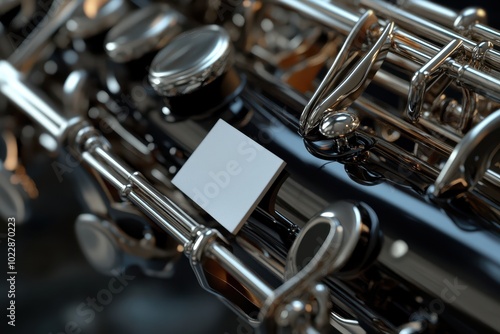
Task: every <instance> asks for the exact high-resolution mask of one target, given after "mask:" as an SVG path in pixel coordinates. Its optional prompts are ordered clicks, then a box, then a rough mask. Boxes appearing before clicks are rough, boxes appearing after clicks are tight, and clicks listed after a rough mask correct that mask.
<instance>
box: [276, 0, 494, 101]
mask: <svg viewBox="0 0 500 334" xmlns="http://www.w3.org/2000/svg"><path fill="white" fill-rule="evenodd" d="M360 1H361V3H362V4H364V5H367V6H368V5H373V6H372V7H373V9H374V10H375V11H376V12H377V11H378V10H380V12H381V13H382V14H383V15H386V14H387V17H388V18H389V19H394V21H395V22H398V23H400V22H403V23H406V24H403V25H401V26H397V27H396V28H395V29H394V32H393V37H392V38H393V39H392V41H393V44H392V47H391V51H392V52H394V53H397V54H400V55H402V56H404V57H405V58H408V59H411V60H413V61H416V62H417V63H419V64H420V65H423V64H425V63H427V62H428V61H429V60H430V59H432V58H433V57H434V56H435V55H436V54H437V53H438V52H439V51H440V50H441V48H440V47H438V46H435V45H432V44H430V43H429V42H427V41H425V40H424V39H422V38H420V37H418V36H416V35H413V34H410V33H408V32H406V31H405V30H403V29H401V28H402V27H408V28H409V29H410V30H414V29H419V30H418V31H419V32H420V31H427V30H430V31H431V32H432V33H431V34H430V35H429V36H431V37H435V39H433V40H435V41H436V42H438V43H441V44H443V45H445V44H448V43H449V42H450V41H451V40H452V39H458V40H462V41H463V43H464V45H465V46H466V48H467V49H468V50H469V51H470V52H472V50H473V49H474V47H476V46H477V44H476V43H474V42H473V41H471V40H469V39H467V38H465V37H464V36H461V35H459V34H457V33H455V32H453V31H451V30H449V29H446V28H443V27H441V26H439V25H437V24H433V23H432V22H430V21H426V20H423V19H421V18H418V17H415V18H414V17H413V16H411V17H407V16H408V15H410V14H408V13H404V11H402V10H398V12H402V16H401V17H393V16H395V15H394V14H393V13H392V14H391V13H389V10H388V9H387V7H386V6H383V5H387V6H389V4H386V3H382V4H380V3H379V2H377V1H367V2H363V1H364V0H360ZM270 3H275V4H278V5H280V6H283V7H286V8H290V9H292V10H294V11H296V12H298V13H301V14H302V15H304V16H306V17H308V18H310V19H312V20H314V21H315V22H318V23H319V24H321V25H323V26H325V27H327V28H331V29H334V30H335V31H338V32H339V33H341V34H343V35H347V34H348V33H349V32H350V31H351V30H352V28H353V27H354V25H355V24H356V22H358V20H359V18H360V16H361V15H362V14H360V13H357V12H353V11H352V10H351V9H349V8H346V7H342V6H341V5H338V4H334V3H331V2H327V1H322V0H274V1H270ZM393 7H394V6H392V7H390V9H392V8H393ZM394 8H395V9H398V8H397V7H394ZM413 19H415V20H413ZM420 21H422V22H420ZM408 22H410V23H408ZM419 24H422V25H423V26H422V27H417V26H418V25H419ZM433 27H435V29H436V30H435V31H434V30H433ZM434 35H436V36H434ZM392 59H393V58H390V57H389V59H388V60H389V61H391V60H392ZM484 60H485V63H487V64H493V65H494V66H495V68H494V70H500V53H499V52H498V51H496V50H488V51H486V53H485V55H484ZM444 69H445V70H446V71H447V72H448V74H449V75H451V76H452V77H453V78H455V79H456V80H457V82H458V83H459V84H461V85H463V86H464V87H466V88H468V89H470V90H471V91H474V92H476V93H479V94H482V95H485V96H486V97H489V98H491V99H493V100H495V101H497V102H500V90H498V87H499V86H500V80H499V79H498V78H496V77H494V76H493V75H490V74H488V73H485V72H483V71H480V70H477V69H475V68H473V67H471V66H469V65H464V64H460V63H459V62H457V61H456V60H454V59H451V58H450V59H448V60H447V61H446V62H445V65H444Z"/></svg>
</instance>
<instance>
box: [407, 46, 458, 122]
mask: <svg viewBox="0 0 500 334" xmlns="http://www.w3.org/2000/svg"><path fill="white" fill-rule="evenodd" d="M462 45H463V41H462V40H458V39H454V40H452V41H451V42H450V43H448V45H446V46H445V47H444V48H443V49H442V50H441V51H439V53H438V54H437V55H436V56H435V57H433V58H432V59H431V60H430V61H429V62H428V63H427V64H425V65H424V66H422V68H421V69H420V70H418V71H417V72H415V74H414V75H413V78H412V79H411V83H410V91H409V92H408V103H407V105H406V110H405V113H406V116H407V117H408V118H409V119H410V120H411V121H412V122H417V121H418V119H419V117H420V114H421V112H422V108H423V105H424V95H425V93H426V92H427V87H428V86H430V83H431V82H432V80H433V79H435V78H436V77H438V74H440V73H441V72H440V68H441V65H443V64H444V62H445V61H446V60H447V59H448V58H449V57H451V56H452V55H453V54H454V53H455V52H456V51H457V50H459V49H460V48H461V47H462Z"/></svg>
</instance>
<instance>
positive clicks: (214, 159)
mask: <svg viewBox="0 0 500 334" xmlns="http://www.w3.org/2000/svg"><path fill="white" fill-rule="evenodd" d="M284 167H285V163H284V162H283V160H281V159H280V158H278V157H277V156H275V155H274V154H273V153H271V152H269V151H268V150H267V149H265V148H264V147H262V146H261V145H259V144H257V143H256V142H255V141H253V140H252V139H250V138H248V137H247V136H245V135H244V134H242V133H241V132H239V131H238V130H236V129H235V128H233V127H232V126H230V125H229V124H227V123H226V122H224V121H223V120H219V121H218V122H217V124H215V126H214V127H213V128H212V130H211V131H210V132H209V133H208V135H207V136H206V137H205V139H204V140H203V141H202V142H201V144H200V145H199V146H198V148H196V150H195V151H194V153H193V154H192V155H191V157H189V159H188V161H187V162H186V163H185V164H184V166H182V168H181V169H180V170H179V172H178V173H177V175H176V176H175V177H174V179H173V180H172V183H173V184H174V185H175V186H176V187H178V188H179V189H180V190H181V191H182V192H183V193H185V194H186V195H187V196H188V197H189V198H191V199H192V200H193V201H194V202H196V204H198V205H199V206H200V207H202V208H203V209H204V210H205V211H206V212H208V213H209V214H210V215H211V216H212V217H213V218H214V219H215V220H217V221H218V222H219V223H220V224H221V225H222V226H224V227H225V228H226V229H227V230H228V231H230V232H231V233H233V234H236V233H237V232H238V231H239V229H240V228H241V226H243V223H244V222H245V221H246V220H247V219H248V217H249V216H250V213H251V212H252V211H253V210H254V209H255V207H256V206H257V204H258V203H259V201H260V200H261V199H262V197H263V196H264V195H265V193H266V192H267V190H268V189H269V187H270V186H271V184H272V183H273V182H274V180H275V179H276V177H277V176H278V175H279V173H280V172H281V171H282V170H283V168H284Z"/></svg>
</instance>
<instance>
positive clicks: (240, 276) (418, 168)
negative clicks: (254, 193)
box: [0, 0, 500, 334]
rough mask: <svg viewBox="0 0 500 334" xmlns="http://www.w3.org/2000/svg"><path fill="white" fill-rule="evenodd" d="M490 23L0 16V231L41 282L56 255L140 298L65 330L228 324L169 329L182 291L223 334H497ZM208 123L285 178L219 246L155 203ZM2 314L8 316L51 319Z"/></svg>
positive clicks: (79, 13)
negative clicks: (229, 131) (204, 297)
mask: <svg viewBox="0 0 500 334" xmlns="http://www.w3.org/2000/svg"><path fill="white" fill-rule="evenodd" d="M452 5H453V4H452ZM463 8H465V6H463ZM39 10H41V11H42V15H41V16H42V17H43V19H41V20H36V14H37V11H39ZM490 13H491V14H493V15H494V14H495V12H494V11H488V14H490ZM486 16H487V15H486V11H484V10H482V9H480V8H476V7H467V8H465V9H462V8H455V9H451V8H447V7H444V6H443V5H441V4H438V3H436V2H429V1H421V0H405V1H397V2H394V1H392V2H390V1H384V0H357V1H343V0H338V1H322V0H301V1H299V0H270V1H241V2H236V1H225V0H223V1H208V2H207V1H201V0H199V1H198V0H193V1H181V0H179V1H174V0H173V1H168V2H167V1H155V2H151V1H147V0H130V1H128V0H127V1H104V0H86V1H83V0H82V1H57V0H55V1H39V2H35V1H28V0H26V1H8V2H6V3H5V4H2V5H0V19H1V25H0V41H5V40H6V41H10V40H11V39H12V36H15V37H16V38H17V42H16V43H10V44H9V45H7V46H6V47H4V46H2V47H1V48H0V57H2V59H1V60H0V133H1V137H0V138H1V139H0V179H1V183H0V200H1V205H0V214H1V216H2V218H5V217H10V216H12V215H15V216H16V222H17V223H18V224H17V225H16V228H17V229H19V231H20V235H21V236H22V237H24V238H26V239H25V240H28V241H26V242H23V241H20V242H19V244H20V247H21V248H23V250H24V249H26V247H28V249H30V246H31V244H33V243H34V245H36V247H35V246H33V248H31V249H32V250H33V249H36V251H35V252H34V253H33V252H32V253H31V254H34V255H30V258H33V259H34V258H37V259H38V258H39V257H40V254H43V255H46V254H50V259H44V261H39V260H37V261H39V262H40V263H44V264H45V263H48V262H50V261H49V260H54V259H56V258H57V256H56V255H57V254H58V256H65V255H66V253H65V251H66V249H69V250H70V251H68V254H67V256H68V257H73V258H75V259H79V260H78V261H80V262H81V263H85V262H84V259H86V260H87V262H88V264H86V266H87V267H90V266H93V267H94V268H95V272H94V274H86V275H95V276H94V277H101V276H99V275H109V276H111V278H109V279H107V280H108V281H109V282H105V283H106V284H108V285H107V288H106V289H104V290H105V291H108V292H109V293H110V294H112V295H113V294H116V293H115V292H114V291H117V290H116V285H114V284H116V282H118V281H119V282H124V283H123V289H124V287H126V286H129V285H130V286H131V287H132V286H133V284H132V283H131V281H132V280H135V277H138V282H139V281H140V282H142V283H138V284H140V285H141V288H140V289H139V290H137V291H140V292H138V293H137V294H136V295H135V297H134V298H132V303H131V304H132V305H133V307H131V308H127V310H124V309H121V310H118V311H115V312H117V314H119V317H118V318H119V319H121V320H120V321H118V322H114V321H111V324H112V325H110V323H107V322H106V321H103V322H102V323H101V320H102V319H103V316H100V315H99V314H97V313H95V312H98V311H97V310H98V309H97V308H94V309H93V312H94V316H93V317H92V320H90V321H89V322H87V320H88V319H90V318H86V317H85V315H88V313H85V314H84V315H83V316H82V315H81V312H78V310H80V311H81V308H80V304H79V302H78V298H79V297H77V298H70V297H68V298H67V299H66V296H63V297H61V298H62V299H64V301H68V305H70V307H69V311H68V309H67V305H66V306H64V307H63V306H59V307H60V308H61V310H62V309H63V308H64V310H62V311H57V309H56V313H57V312H59V313H61V314H64V315H63V316H62V319H63V320H62V321H60V322H63V324H62V325H63V326H62V327H64V330H65V331H66V332H68V331H70V330H71V329H75V331H77V329H81V330H82V332H95V333H101V332H103V333H108V332H120V333H124V334H136V333H143V332H148V333H155V332H169V333H191V332H193V333H208V332H220V329H212V326H211V327H210V328H208V327H207V328H201V327H203V326H200V325H199V322H203V324H204V323H205V321H206V322H207V324H208V323H210V321H208V320H207V317H208V318H213V319H217V321H218V319H220V318H224V317H218V316H217V314H218V313H217V310H218V308H216V307H213V306H205V304H204V303H199V304H197V302H196V300H195V301H194V302H193V299H189V301H187V300H184V299H182V298H176V297H175V296H174V298H173V303H174V304H175V306H174V307H173V308H172V307H171V305H170V306H169V307H170V308H169V309H168V310H169V311H165V310H166V309H164V308H163V307H167V306H165V305H166V304H165V303H164V300H163V299H166V298H167V297H165V295H164V294H163V292H165V291H169V289H170V286H173V287H174V290H179V291H181V290H182V287H181V286H182V284H183V281H185V282H186V284H188V285H189V284H193V281H192V280H191V281H190V280H189V279H188V277H191V279H193V278H196V280H197V283H198V284H199V285H200V286H201V287H202V288H203V289H204V290H205V291H206V292H209V293H210V294H211V295H214V296H215V297H216V298H214V299H217V300H220V301H222V302H223V303H224V304H225V305H226V306H228V310H231V311H232V312H233V314H234V319H233V320H234V322H238V325H237V326H236V328H235V330H234V331H235V332H248V333H250V332H252V331H256V332H260V333H326V332H340V333H462V332H463V333H490V332H496V331H498V329H499V328H500V322H499V318H498V314H497V313H498V312H497V310H498V309H499V308H500V304H499V300H500V294H499V292H500V289H499V287H500V279H499V278H500V259H499V257H498V254H500V197H499V193H500V191H499V190H500V165H499V154H498V152H499V147H500V146H499V145H498V140H497V138H498V137H499V136H498V133H499V129H500V124H499V119H500V114H499V112H500V111H498V110H499V109H500V89H499V87H500V80H499V73H500V52H499V51H498V45H500V42H499V40H500V32H499V31H498V30H496V28H495V27H493V26H489V25H488V23H487V17H486ZM28 21H30V22H28ZM490 22H493V23H494V22H495V21H494V20H493V21H490ZM153 58H154V59H153ZM219 119H223V120H224V121H226V122H227V123H229V124H230V125H231V126H233V127H234V128H236V129H237V130H239V131H241V132H242V133H243V134H244V135H246V136H247V137H249V138H252V139H254V140H255V141H256V142H258V143H259V144H260V145H262V146H263V147H265V149H267V150H269V151H271V152H272V153H274V154H275V155H276V156H278V157H280V158H281V159H282V160H284V161H285V162H286V163H287V167H286V169H285V170H284V171H283V172H282V173H281V174H280V175H279V176H278V178H277V180H276V182H274V184H272V185H271V187H270V188H269V190H268V191H267V192H266V193H265V194H264V193H263V194H262V200H261V201H260V203H259V204H258V206H257V207H256V209H255V210H254V211H253V212H252V214H251V215H250V217H249V218H248V219H247V220H246V222H245V224H244V225H243V227H242V229H241V230H240V231H239V232H238V233H237V234H231V233H229V232H228V231H226V230H224V228H222V227H221V226H220V225H219V224H218V223H217V222H216V221H214V219H213V218H212V217H210V216H209V215H208V214H207V213H206V212H205V211H204V210H203V209H202V208H200V207H198V206H197V205H195V204H194V203H193V202H191V201H190V200H189V198H187V197H186V196H184V195H183V194H182V193H181V192H180V191H179V190H178V189H176V187H175V186H174V185H173V184H172V182H171V180H172V178H173V177H174V176H175V175H176V173H177V172H178V170H179V169H180V168H182V166H183V165H184V164H185V162H186V161H187V159H189V156H190V155H191V154H192V152H193V151H194V150H195V149H196V148H197V146H198V145H199V144H200V142H201V141H202V140H203V139H204V138H205V136H206V134H207V133H208V132H209V131H210V129H211V128H212V127H213V126H214V124H216V122H218V120H219ZM252 152H253V151H252ZM253 153H255V154H256V156H257V155H258V152H257V151H256V152H253ZM47 170H49V171H48V173H47ZM42 171H45V172H44V173H42ZM210 172H211V173H212V175H214V177H213V181H214V182H213V184H214V185H215V186H217V187H218V188H217V191H219V192H223V191H224V187H225V182H226V181H227V182H231V181H230V180H229V181H228V180H227V179H225V178H224V175H225V174H224V172H220V171H210ZM47 174H48V175H49V176H47ZM192 177H193V180H195V179H196V178H197V175H192ZM60 186H64V188H65V190H64V191H61V192H60V193H58V190H57V189H59V188H60ZM241 192H242V193H244V192H245V189H241ZM40 201H43V202H40ZM73 202H75V203H73ZM40 203H42V204H40ZM61 203H62V204H63V205H61ZM66 203H68V204H67V205H66ZM76 203H78V205H77V204H76ZM73 204H74V205H73ZM227 210H234V208H232V207H230V206H229V205H228V207H227ZM66 211H68V212H70V213H71V214H70V215H65V216H64V217H66V216H69V218H64V219H65V221H64V224H56V223H55V222H54V223H52V219H50V218H46V217H54V216H57V215H59V212H60V214H61V217H62V216H63V213H64V212H66ZM34 221H36V222H37V223H33V222H34ZM40 221H41V222H43V223H40ZM63 227H65V228H63ZM40 231H41V232H44V233H40V237H39V238H34V237H33V236H34V235H36V236H37V237H38V236H39V232H40ZM61 231H64V232H61ZM60 234H64V236H60ZM0 237H1V233H0ZM22 237H20V240H22ZM57 239H61V240H60V242H58V241H57ZM49 240H50V241H49ZM54 240H55V241H54ZM26 245H29V246H26ZM54 245H56V246H55V247H54ZM2 246H3V243H2ZM77 246H79V247H80V248H81V250H78V247H77ZM53 249H57V251H53ZM18 254H19V257H23V256H24V254H28V253H24V251H23V252H19V253H18ZM70 254H71V255H70ZM75 254H77V255H76V256H75ZM181 254H184V255H185V258H184V262H183V260H182V259H179V258H180V255H181ZM45 260H46V261H45ZM20 261H21V263H25V262H24V261H26V260H25V259H24V260H20ZM178 262H180V263H178ZM188 266H190V268H188ZM76 267H78V266H75V268H76ZM26 268H27V267H25V268H23V269H24V270H27V269H26ZM33 268H35V269H34V271H37V269H36V268H40V264H36V263H35V264H33V263H31V264H30V271H29V274H28V275H31V274H32V270H33ZM68 268H69V269H68V270H70V269H71V268H73V267H71V266H68ZM19 271H20V272H21V270H19ZM38 271H39V272H42V269H38ZM63 272H64V271H63ZM68 272H69V271H68ZM28 275H24V274H23V275H19V277H20V281H21V282H23V283H22V284H26V280H32V282H35V283H37V284H38V283H39V279H38V277H44V276H43V275H33V276H32V277H33V278H31V277H29V276H28ZM48 275H53V271H51V274H48ZM65 275H66V276H65V278H64V277H63V278H61V279H60V280H61V281H65V282H66V281H67V280H71V281H74V282H75V284H76V282H86V281H92V280H88V279H82V280H79V279H75V278H74V276H71V275H68V274H65ZM189 275H190V276H189ZM21 276H22V278H21ZM56 276H57V275H55V276H54V277H56ZM26 277H29V278H26ZM57 277H58V276H57ZM86 277H87V276H86ZM139 277H141V278H139ZM176 277H177V278H179V277H180V279H176ZM144 278H150V279H154V280H159V282H160V284H156V285H155V284H153V283H152V281H151V280H149V279H145V280H143V279H144ZM44 279H47V278H43V279H41V280H40V282H41V284H42V285H43V284H44V281H43V280H44ZM127 279H128V281H127ZM160 280H161V281H160ZM61 281H59V282H58V283H59V284H55V285H54V286H56V287H57V288H56V290H57V289H58V288H59V286H60V285H61V286H63V284H60V282H61ZM129 281H130V282H129ZM144 282H145V283H144ZM129 283H130V284H129ZM143 283H144V285H146V286H148V285H150V286H151V290H147V289H145V288H144V286H143ZM103 284H104V283H103ZM43 286H46V285H43ZM82 286H83V285H82ZM85 286H87V285H85ZM132 289H133V288H132ZM187 289H191V287H188V288H187ZM62 290H64V289H62ZM104 290H103V289H101V290H96V291H98V293H97V297H96V298H97V301H99V303H100V304H102V305H104V306H106V305H107V304H106V305H105V302H106V301H107V299H106V300H105V299H103V298H105V296H104V295H105V294H106V292H102V291H104ZM153 290H154V291H153ZM19 291H20V292H19V293H20V295H19V296H20V297H19V299H20V301H21V303H19V307H18V309H19V312H20V314H21V312H23V311H22V309H23V307H24V306H23V305H26V304H28V302H27V301H28V300H34V301H37V305H39V304H40V302H42V303H43V302H45V303H46V305H53V303H57V301H54V299H55V298H53V297H54V296H53V295H52V296H48V295H47V294H45V295H44V296H45V297H40V299H36V298H37V297H36V294H35V295H34V297H33V298H34V299H33V298H32V293H31V291H32V290H30V289H25V288H24V287H23V288H20V289H19ZM64 291H67V290H64ZM82 291H83V290H82ZM82 291H79V293H76V295H77V296H80V293H81V292H82ZM147 291H150V293H149V294H148V293H147ZM151 291H153V292H152V293H151ZM88 294H89V293H88V292H87V291H86V290H85V291H84V295H85V296H87V295H88ZM27 295H29V296H30V298H27V297H26V296H27ZM124 295H125V294H124ZM174 295H175V294H174ZM187 295H188V294H187ZM103 296H104V297H103ZM144 296H147V297H146V298H147V299H145V298H144ZM113 297H116V299H118V297H117V296H113ZM9 298H10V297H9ZM155 298H156V299H155ZM190 298H191V297H190ZM49 299H50V301H49ZM56 299H57V298H56ZM90 300H91V301H92V299H90ZM103 300H104V302H102V301H103ZM94 301H95V300H94ZM150 301H153V302H152V303H150ZM160 301H163V302H160ZM33 303H35V302H33ZM141 303H142V304H141ZM62 304H64V302H62V303H61V305H62ZM33 305H34V304H33ZM93 305H96V304H93ZM115 305H121V304H119V302H117V303H116V304H115V303H113V306H110V307H109V309H114V310H116V309H115ZM151 305H153V307H150V306H151ZM190 305H191V306H190ZM193 305H195V307H194V308H193ZM202 305H203V306H202ZM73 306H76V309H77V312H76V315H77V316H76V320H77V321H76V322H75V324H76V325H75V324H74V323H73V322H71V321H72V317H71V314H72V313H71V312H72V307H73ZM156 306H157V307H156ZM33 307H34V306H33ZM84 307H85V304H84ZM47 308H48V307H47ZM84 309H85V308H84ZM132 309H133V310H134V311H133V312H132V311H130V310H132ZM87 310H92V309H87ZM142 310H144V311H142ZM153 310H156V311H158V312H161V313H163V314H164V318H165V321H163V317H161V319H162V320H161V321H159V322H158V320H157V318H155V319H156V320H152V321H151V323H150V322H148V319H153V318H152V317H151V318H150V316H151V314H152V313H154V312H155V311H153ZM129 311H130V312H131V313H129ZM68 312H69V314H70V316H69V317H68V316H67V314H68ZM99 312H101V311H99ZM137 312H139V313H137ZM140 312H143V313H140ZM170 313H175V316H170V315H171V314H170ZM39 314H44V316H43V317H42V316H40V317H39V318H37V317H36V316H35V317H34V318H35V319H37V320H36V327H37V328H36V330H39V331H40V330H41V331H46V330H47V331H48V332H50V331H55V330H56V326H54V328H52V327H51V326H49V325H47V323H45V322H44V323H42V322H43V321H41V320H40V318H46V317H45V314H46V313H44V311H43V310H42V311H40V312H39ZM102 314H104V313H102ZM181 314H182V315H184V316H187V317H188V318H189V322H191V324H189V322H188V323H186V322H184V321H182V320H181V318H182V319H184V318H183V317H181ZM205 316H206V317H205ZM23 318H25V317H23ZM73 318H74V317H73ZM226 318H228V317H227V316H226ZM229 318H231V316H229ZM19 319H21V317H19V318H18V320H19ZM68 319H69V320H68ZM203 319H204V320H203ZM214 321H215V320H214ZM68 324H69V325H68ZM152 324H154V325H152ZM149 325H151V326H149ZM57 326H58V327H61V324H58V325H57ZM68 326H69V327H68ZM62 327H61V328H62ZM77 327H78V328H77ZM18 328H21V330H22V331H26V332H30V331H33V328H32V327H30V325H23V324H20V327H18ZM189 328H191V329H189ZM57 332H58V331H57ZM229 332H232V330H230V331H229Z"/></svg>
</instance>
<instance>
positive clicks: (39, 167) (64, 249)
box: [0, 0, 500, 334]
mask: <svg viewBox="0 0 500 334" xmlns="http://www.w3.org/2000/svg"><path fill="white" fill-rule="evenodd" d="M441 2H442V3H443V4H446V5H447V6H450V7H454V8H456V9H460V8H464V7H466V6H471V5H475V6H481V7H484V8H485V9H487V10H488V14H489V17H490V24H491V25H493V26H498V22H499V19H500V11H498V10H497V9H496V2H495V1H485V0H482V1H481V0H478V1H475V2H473V3H472V2H469V1H463V0H455V1H452V2H445V1H441ZM31 159H33V161H35V162H36V164H34V166H35V167H32V168H31V169H30V170H28V174H30V175H31V176H32V178H33V179H34V180H35V182H36V183H37V184H38V188H39V189H44V190H45V192H42V193H41V194H40V197H39V198H38V199H37V200H36V201H35V202H34V207H33V212H32V215H31V217H32V218H31V219H30V220H29V221H28V222H27V223H25V224H22V225H18V226H17V227H16V259H17V260H16V261H17V263H16V265H17V268H16V269H17V273H18V275H17V280H16V299H15V300H16V327H15V328H12V327H8V326H6V322H7V319H6V317H5V316H4V314H5V312H6V311H5V308H6V303H7V298H6V297H7V296H6V294H7V284H6V274H5V272H6V269H5V265H4V264H6V263H7V242H6V237H5V234H6V232H7V229H6V224H5V222H2V224H0V226H1V230H0V242H1V243H0V254H1V256H0V262H1V263H2V265H1V266H0V267H1V268H4V269H2V271H3V272H4V273H3V274H1V275H0V276H1V277H3V278H2V280H1V281H0V296H1V297H0V300H1V301H2V302H1V305H2V309H3V311H2V317H1V319H2V320H1V325H0V328H5V329H4V330H1V333H43V334H49V333H52V334H56V333H57V334H59V333H80V332H79V329H80V330H81V333H95V334H101V333H102V334H104V333H121V334H139V333H148V334H157V333H158V334H160V333H168V334H190V333H193V334H204V333H210V334H211V333H220V334H225V333H231V334H233V333H234V334H240V333H241V334H246V333H250V332H251V330H250V327H249V326H248V325H246V324H244V323H243V321H242V320H239V319H238V318H237V317H236V315H234V314H233V313H232V312H231V311H229V310H228V308H227V307H225V306H224V305H223V304H222V303H221V302H220V301H218V300H217V299H216V298H215V297H213V296H212V295H210V294H208V293H207V292H205V291H203V290H202V289H201V288H200V287H199V284H198V282H197V281H196V278H195V276H194V274H193V272H192V270H191V268H190V266H189V264H188V263H187V261H186V259H185V258H184V257H183V258H181V260H180V261H179V263H178V266H177V268H176V274H175V275H174V276H173V278H171V279H155V278H150V277H145V276H144V275H142V274H141V273H140V271H138V270H134V269H133V268H132V269H131V270H130V271H129V272H127V275H128V276H129V277H134V278H133V279H131V280H130V281H128V284H127V286H125V287H124V289H123V290H122V291H121V292H119V293H117V294H114V295H113V300H112V301H111V302H110V303H109V304H108V305H106V306H104V307H103V308H102V310H101V309H100V310H99V311H96V312H95V317H94V318H93V319H92V321H88V320H89V318H90V315H89V313H88V312H87V313H85V314H83V315H82V312H77V309H78V308H79V306H81V304H82V303H86V302H87V298H95V297H96V295H97V294H98V293H99V291H101V290H102V289H106V288H107V287H108V283H109V281H110V277H108V276H104V275H101V274H99V273H98V272H96V271H95V270H94V269H93V268H92V267H91V266H90V265H89V264H88V263H87V262H86V260H85V258H84V257H83V255H82V253H81V250H80V248H79V246H78V243H77V240H76V237H75V233H74V221H75V218H76V217H77V216H78V214H79V213H80V206H79V203H78V202H77V201H76V199H74V198H73V197H72V196H71V194H72V187H73V183H72V181H71V178H65V179H64V180H63V182H61V183H60V182H58V180H57V178H56V175H55V173H54V172H53V170H52V168H50V162H51V160H49V159H48V158H47V157H46V156H45V155H42V154H41V155H39V156H34V157H31ZM43 166H45V167H43ZM86 309H90V308H89V307H87V308H86ZM71 323H75V324H77V325H78V327H77V328H76V329H75V328H72V327H71V325H70V326H69V327H68V324H71Z"/></svg>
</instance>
